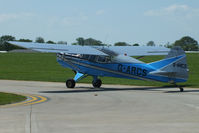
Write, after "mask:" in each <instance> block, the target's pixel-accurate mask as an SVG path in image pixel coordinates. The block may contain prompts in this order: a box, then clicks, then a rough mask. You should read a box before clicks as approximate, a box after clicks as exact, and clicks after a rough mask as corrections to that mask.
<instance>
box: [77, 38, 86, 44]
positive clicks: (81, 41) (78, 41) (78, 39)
mask: <svg viewBox="0 0 199 133" xmlns="http://www.w3.org/2000/svg"><path fill="white" fill-rule="evenodd" d="M76 41H77V44H78V45H81V46H84V38H83V37H79V38H77V39H76Z"/></svg>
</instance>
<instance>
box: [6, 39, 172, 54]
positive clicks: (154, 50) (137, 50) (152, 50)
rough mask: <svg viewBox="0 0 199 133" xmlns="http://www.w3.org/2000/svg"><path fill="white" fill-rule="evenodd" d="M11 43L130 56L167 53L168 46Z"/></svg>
mask: <svg viewBox="0 0 199 133" xmlns="http://www.w3.org/2000/svg"><path fill="white" fill-rule="evenodd" d="M9 43H10V44H13V45H17V46H20V47H23V48H27V49H31V50H35V51H40V52H50V53H68V54H73V53H74V54H90V55H113V56H114V55H124V54H125V55H128V56H147V55H167V54H168V52H169V49H168V48H165V47H149V46H109V47H107V46H95V47H94V46H79V45H78V46H77V45H63V44H45V43H30V42H16V41H9Z"/></svg>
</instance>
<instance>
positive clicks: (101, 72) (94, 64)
mask: <svg viewBox="0 0 199 133" xmlns="http://www.w3.org/2000/svg"><path fill="white" fill-rule="evenodd" d="M9 43H10V44H14V45H17V46H20V47H24V48H27V49H31V50H35V51H40V52H52V53H57V61H58V62H59V64H61V65H62V66H63V67H66V68H70V69H71V70H73V71H74V72H75V73H76V75H75V77H74V78H73V79H68V80H67V81H66V86H67V87H68V88H74V87H75V84H76V83H77V82H78V81H80V80H81V79H83V78H85V77H87V76H88V75H90V76H92V77H93V81H92V85H93V87H95V88H100V87H101V85H102V81H101V80H100V79H99V77H104V76H106V77H117V78H127V79H137V80H149V81H160V82H167V83H171V84H175V85H176V84H177V83H179V82H185V81H187V79H188V67H187V61H186V54H185V52H184V51H183V50H182V49H181V48H180V47H174V48H172V49H171V50H170V51H169V49H167V48H164V47H146V46H145V47H139V46H110V47H102V46H97V47H92V46H72V45H71V46H68V45H61V44H41V43H26V42H16V41H10V42H9ZM166 54H168V55H167V56H166V58H165V59H163V60H160V61H156V62H151V63H144V62H142V61H140V60H138V59H135V58H133V57H131V56H147V55H166ZM179 89H180V91H183V88H182V87H179Z"/></svg>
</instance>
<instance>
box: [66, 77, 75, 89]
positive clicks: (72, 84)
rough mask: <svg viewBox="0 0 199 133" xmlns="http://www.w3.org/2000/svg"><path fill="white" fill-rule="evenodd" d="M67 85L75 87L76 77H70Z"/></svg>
mask: <svg viewBox="0 0 199 133" xmlns="http://www.w3.org/2000/svg"><path fill="white" fill-rule="evenodd" d="M66 87H67V88H74V87H75V80H74V79H68V80H67V81H66Z"/></svg>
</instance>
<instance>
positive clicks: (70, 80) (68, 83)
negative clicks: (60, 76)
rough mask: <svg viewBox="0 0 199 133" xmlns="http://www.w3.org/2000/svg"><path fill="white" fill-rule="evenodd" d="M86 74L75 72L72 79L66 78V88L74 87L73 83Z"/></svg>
mask: <svg viewBox="0 0 199 133" xmlns="http://www.w3.org/2000/svg"><path fill="white" fill-rule="evenodd" d="M86 76H87V75H85V74H82V73H79V72H76V75H75V77H74V78H73V79H68V80H66V87H67V88H74V87H75V84H76V83H77V82H78V81H80V80H81V79H83V78H85V77H86Z"/></svg>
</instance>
